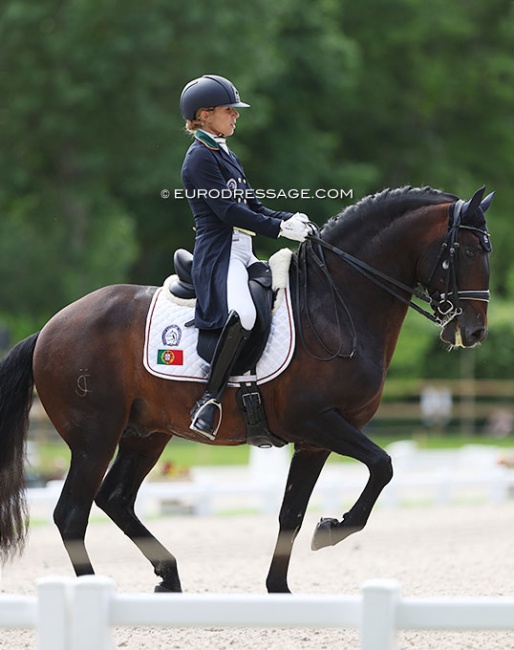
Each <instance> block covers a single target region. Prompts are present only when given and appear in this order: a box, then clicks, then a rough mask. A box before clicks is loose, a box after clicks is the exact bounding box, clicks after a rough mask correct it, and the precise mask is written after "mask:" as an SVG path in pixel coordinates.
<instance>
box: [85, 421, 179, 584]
mask: <svg viewBox="0 0 514 650" xmlns="http://www.w3.org/2000/svg"><path fill="white" fill-rule="evenodd" d="M169 439H170V436H169V435H166V434H163V433H153V434H151V435H149V436H145V437H144V438H136V437H127V438H122V439H121V441H120V445H119V451H118V455H117V457H116V460H115V461H114V463H113V465H112V467H111V469H110V470H109V473H108V474H107V476H106V477H105V479H104V481H103V483H102V486H101V488H100V490H99V492H98V494H97V496H96V504H97V505H98V506H99V507H100V508H102V510H104V512H106V513H107V514H108V515H109V517H110V518H111V519H112V520H113V521H114V522H115V523H116V525H117V526H119V527H120V528H121V530H122V531H123V532H124V533H125V535H127V536H128V537H130V539H131V540H132V541H133V542H134V543H135V544H136V545H137V547H138V548H139V549H140V550H141V552H142V553H143V555H145V557H146V558H147V559H148V560H149V561H150V562H151V563H152V565H153V567H154V571H155V574H156V575H157V576H158V577H159V578H161V579H162V582H161V583H160V585H159V586H158V587H156V591H173V592H179V591H182V588H181V586H180V579H179V575H178V571H177V561H176V559H175V557H174V556H173V555H172V554H171V553H170V552H169V551H168V550H167V549H166V548H164V546H163V545H162V544H161V543H160V542H158V541H157V540H156V539H155V537H154V536H153V535H152V534H151V533H150V531H149V530H148V529H147V528H145V526H143V524H142V523H141V521H140V520H139V519H138V517H137V515H136V513H135V511H134V504H135V501H136V497H137V493H138V490H139V488H140V486H141V483H142V482H143V479H144V478H145V476H146V475H147V474H148V472H149V471H150V470H151V469H152V467H153V466H154V465H155V463H156V462H157V460H158V459H159V457H160V455H161V453H162V451H163V449H164V447H165V446H166V444H167V443H168V441H169Z"/></svg>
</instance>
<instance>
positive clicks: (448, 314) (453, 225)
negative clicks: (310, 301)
mask: <svg viewBox="0 0 514 650" xmlns="http://www.w3.org/2000/svg"><path fill="white" fill-rule="evenodd" d="M464 204H465V202H464V201H461V200H459V201H456V202H455V203H452V204H451V205H450V208H449V214H448V235H447V237H446V239H445V241H444V242H443V244H442V246H441V250H440V251H439V254H438V256H437V259H436V261H435V264H434V268H433V269H432V272H431V274H430V277H429V279H428V282H427V289H425V290H419V289H417V288H413V287H409V286H408V285H406V284H404V283H403V282H400V281H399V280H396V279H395V278H392V277H391V276H389V275H387V274H386V273H383V272H382V271H379V270H378V269H376V268H374V267H372V266H370V265H369V264H367V263H366V262H363V261H362V260H360V259H358V258H357V257H354V256H353V255H350V253H347V252H346V251H343V250H342V249H340V248H338V247H337V246H334V245H333V244H330V243H329V242H326V241H324V240H323V239H321V237H320V236H319V234H317V235H309V236H308V237H307V240H308V241H307V242H306V244H307V243H308V244H309V249H308V250H309V251H310V253H311V255H310V259H311V261H313V262H314V263H315V264H316V265H317V267H318V268H319V269H320V271H321V272H322V274H323V275H324V277H325V279H326V281H327V284H328V286H329V288H330V293H331V296H332V302H333V305H334V310H335V313H336V321H337V326H338V331H339V332H340V338H339V345H338V348H337V350H336V351H335V352H330V350H328V348H327V346H326V345H325V344H324V343H323V341H321V338H320V336H319V335H318V333H317V332H316V328H315V327H314V326H313V323H312V319H311V318H310V313H309V312H308V310H306V313H307V318H308V321H309V325H310V326H311V329H312V331H313V332H314V334H315V335H316V338H317V340H318V342H319V343H320V344H321V346H322V347H323V348H324V349H325V350H326V351H327V352H329V353H330V356H329V357H316V356H315V355H313V354H312V353H310V352H309V351H308V350H307V347H306V343H305V340H304V336H303V331H302V327H301V326H299V330H300V339H301V341H302V344H303V346H304V348H305V350H306V351H307V352H308V353H309V354H310V355H311V356H312V357H314V358H315V359H317V360H319V361H330V360H332V359H335V358H337V357H349V358H351V357H353V356H354V355H355V352H356V343H357V333H356V329H355V325H354V323H353V320H352V318H351V314H350V312H349V309H348V307H347V305H346V303H345V301H344V298H343V296H342V294H341V291H340V290H339V288H338V287H337V286H336V284H335V282H334V280H333V278H332V276H331V275H330V271H329V270H328V267H327V265H326V262H325V258H324V253H323V250H322V249H326V250H329V251H330V252H332V253H334V254H335V255H337V257H339V258H340V259H342V260H343V261H344V262H346V263H347V264H348V265H349V266H351V267H352V268H353V269H355V270H356V271H358V272H359V273H360V274H361V275H363V276H364V277H365V278H367V279H368V280H370V281H371V282H373V284H375V285H376V286H378V287H380V288H381V289H383V290H384V291H386V292H387V293H389V294H390V295H392V296H394V297H395V298H396V299H397V300H400V301H401V302H403V303H404V304H405V305H407V306H408V307H410V308H412V309H414V310H415V311H417V312H418V313H419V314H421V315H422V316H424V317H425V318H427V319H428V320H430V321H432V322H433V323H435V324H436V325H438V326H439V327H442V328H443V327H446V325H448V323H449V322H450V321H452V320H453V319H454V318H456V317H457V316H460V315H461V314H462V308H461V307H460V302H459V301H460V300H480V301H482V302H489V298H490V292H489V291H488V290H483V291H482V290H478V291H459V290H458V288H457V258H456V253H457V251H458V248H459V243H458V242H457V235H458V231H459V230H460V229H466V230H473V231H476V232H478V233H481V234H488V233H485V231H483V230H480V229H479V228H475V227H473V226H465V225H462V223H461V218H462V208H463V206H464ZM312 226H314V227H316V230H318V233H319V229H318V228H317V226H315V224H312ZM314 244H316V245H317V246H318V248H319V251H316V250H315V248H314ZM445 255H446V259H445ZM298 262H299V263H298V266H303V268H305V269H306V246H301V247H300V253H299V260H298ZM440 263H442V266H443V269H444V270H446V271H447V273H446V280H445V291H444V292H443V293H439V292H434V294H433V295H430V293H429V292H428V285H430V282H431V280H432V278H433V276H434V274H435V271H436V269H437V267H438V266H439V264H440ZM297 278H298V279H297V288H296V292H297V300H296V305H297V320H298V323H299V324H300V323H301V319H300V312H301V304H300V300H299V298H300V295H299V294H300V274H299V273H298V274H297ZM303 291H304V304H305V305H307V273H305V278H304V284H303ZM400 291H402V292H406V293H408V294H409V295H412V296H415V297H416V298H418V299H419V300H421V301H423V302H425V303H427V304H428V305H430V307H431V308H432V310H433V311H434V313H433V314H432V313H430V312H429V311H427V310H426V309H423V307H421V306H420V305H418V304H416V303H415V302H413V301H412V300H410V299H409V298H406V297H405V296H404V295H402V293H400ZM337 302H339V303H340V304H341V305H342V306H343V308H344V310H345V312H346V314H347V316H348V318H349V319H350V325H351V328H352V350H351V352H350V354H348V355H344V354H342V347H343V340H342V334H341V330H340V327H339V324H340V319H339V315H338V312H337V304H336V303H337Z"/></svg>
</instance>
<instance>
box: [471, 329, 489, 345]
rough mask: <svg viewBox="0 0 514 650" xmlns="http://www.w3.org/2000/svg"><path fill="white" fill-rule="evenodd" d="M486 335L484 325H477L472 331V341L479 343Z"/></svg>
mask: <svg viewBox="0 0 514 650" xmlns="http://www.w3.org/2000/svg"><path fill="white" fill-rule="evenodd" d="M486 336H487V329H486V328H485V327H477V328H476V329H475V330H474V331H473V332H472V333H471V337H472V339H473V340H474V341H476V342H477V343H479V342H480V341H483V340H484V339H485V338H486Z"/></svg>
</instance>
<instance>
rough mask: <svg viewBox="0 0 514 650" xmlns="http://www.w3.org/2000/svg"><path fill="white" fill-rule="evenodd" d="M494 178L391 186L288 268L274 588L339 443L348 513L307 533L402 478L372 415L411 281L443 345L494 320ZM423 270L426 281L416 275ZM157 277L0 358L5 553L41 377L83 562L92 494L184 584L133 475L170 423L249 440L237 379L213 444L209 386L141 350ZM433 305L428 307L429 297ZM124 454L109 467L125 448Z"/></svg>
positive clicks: (115, 291)
mask: <svg viewBox="0 0 514 650" xmlns="http://www.w3.org/2000/svg"><path fill="white" fill-rule="evenodd" d="M483 195H484V189H483V188H482V189H481V190H479V191H477V192H476V193H475V195H474V197H473V198H472V199H471V200H470V201H468V202H464V201H462V200H459V199H458V198H457V197H456V196H453V195H451V194H446V193H443V192H440V191H437V190H434V189H431V188H400V189H396V190H385V191H383V192H381V193H379V194H376V195H374V196H370V197H366V198H364V199H362V200H361V201H359V202H358V203H356V204H355V205H353V206H351V207H349V208H347V209H346V210H345V211H344V212H343V213H342V214H340V215H338V216H337V217H335V218H332V219H330V220H329V221H328V222H327V223H326V224H325V226H324V227H323V228H322V230H321V231H320V236H319V237H315V236H313V237H312V238H311V240H309V241H307V242H305V243H304V244H302V245H300V247H299V249H298V251H297V252H296V253H295V254H294V256H293V264H292V266H291V269H290V272H289V277H290V285H291V289H292V291H291V293H292V297H293V299H294V300H293V302H294V303H295V327H296V330H297V346H296V349H295V352H294V356H293V358H292V361H291V363H290V365H289V367H288V368H287V369H286V370H285V371H284V372H283V373H282V374H281V375H280V376H279V377H277V378H276V379H274V380H273V381H270V382H268V383H265V384H263V385H262V386H261V394H262V398H263V401H264V404H265V407H266V412H267V417H268V423H269V428H270V430H271V431H272V432H273V433H274V434H276V435H277V436H280V437H281V438H282V439H284V440H285V441H287V442H290V443H293V444H294V454H293V457H292V461H291V467H290V471H289V476H288V478H287V484H286V488H285V494H284V500H283V504H282V507H281V510H280V515H279V533H278V540H277V545H276V549H275V552H274V555H273V559H272V562H271V567H270V570H269V574H268V578H267V587H268V590H269V591H270V592H287V591H289V589H288V584H287V572H288V566H289V560H290V555H291V552H292V547H293V543H294V540H295V537H296V535H297V533H298V531H299V530H300V527H301V525H302V521H303V518H304V515H305V511H306V508H307V505H308V502H309V498H310V495H311V492H312V490H313V488H314V486H315V484H316V481H317V479H318V476H319V474H320V472H321V470H322V468H323V466H324V464H325V461H326V460H327V458H328V456H329V455H330V453H331V452H334V453H337V454H341V455H343V456H348V457H351V458H355V459H357V460H359V461H361V462H362V463H364V464H365V465H366V466H367V468H368V470H369V479H368V481H367V483H366V485H365V487H364V489H363V492H362V494H361V495H360V496H359V498H358V500H357V501H356V503H355V505H354V506H353V507H352V508H351V509H350V510H349V512H347V513H346V514H344V516H343V517H342V519H341V520H338V519H322V520H321V521H320V522H319V524H318V526H317V528H316V530H315V533H314V537H313V541H312V548H313V549H319V548H322V547H324V546H329V545H333V544H337V543H338V542H340V541H341V540H343V539H345V538H346V537H348V535H350V534H351V533H354V532H356V531H359V530H361V529H362V528H363V527H364V526H365V524H366V522H367V520H368V517H369V515H370V513H371V510H372V508H373V506H374V504H375V502H376V500H377V498H378V496H379V494H380V492H381V490H382V489H383V488H384V486H385V485H386V484H387V483H388V482H389V481H390V480H391V478H392V467H391V460H390V457H389V456H388V454H387V453H386V452H385V451H383V450H382V449H381V448H380V447H379V446H377V445H376V444H375V443H374V442H372V441H371V440H370V439H369V438H368V437H367V436H366V435H365V434H364V433H363V431H362V430H363V428H364V427H365V425H366V424H367V423H368V422H369V421H370V419H371V418H372V417H373V415H374V413H375V412H376V410H377V408H378V405H379V402H380V399H381V394H382V389H383V385H384V381H385V377H386V373H387V369H388V366H389V364H390V361H391V358H392V356H393V352H394V349H395V346H396V341H397V338H398V335H399V332H400V328H401V326H402V322H403V320H404V317H405V315H406V312H407V309H408V307H409V304H412V303H411V299H412V297H413V295H417V296H418V297H421V298H422V299H425V300H426V301H427V302H428V303H429V308H430V311H426V312H424V313H425V315H428V316H431V317H432V319H433V320H435V321H436V322H437V323H438V324H439V325H440V326H441V327H442V333H441V338H442V339H443V341H445V342H446V343H447V344H448V345H449V346H456V345H460V346H463V347H472V346H474V345H476V344H477V343H479V342H481V341H482V340H484V339H485V337H486V335H487V302H488V299H489V291H488V284H489V252H490V244H489V238H488V234H487V227H486V222H485V218H484V211H485V210H486V209H487V207H488V206H489V203H490V201H491V199H492V195H489V196H488V197H487V198H486V199H483ZM418 285H420V286H421V288H423V291H421V290H420V289H417V288H416V287H417V286H418ZM155 291H156V287H143V286H132V285H116V286H110V287H105V288H103V289H99V290H98V291H95V292H93V293H91V294H88V295H86V296H84V297H83V298H81V299H80V300H77V301H76V302H74V303H73V304H71V305H69V306H68V307H66V308H65V309H63V310H62V311H60V312H59V313H58V314H56V315H55V316H54V317H53V318H52V319H51V320H50V321H49V322H48V323H47V324H46V325H45V327H44V328H43V329H42V330H41V331H40V332H39V333H38V334H34V335H32V336H30V337H29V338H27V339H25V340H24V341H22V342H20V343H18V345H17V346H15V347H14V348H13V349H12V350H11V352H10V353H9V354H8V356H7V357H6V358H5V359H4V361H3V362H2V364H1V365H0V552H1V557H2V559H4V560H5V559H6V558H7V557H9V556H11V555H12V554H14V553H15V552H16V551H18V550H20V548H21V547H22V545H23V541H24V537H25V534H26V527H27V512H26V504H25V500H24V480H23V464H24V444H25V442H24V441H25V437H26V432H27V423H28V414H29V410H30V405H31V399H32V394H33V388H34V386H35V388H36V390H37V392H38V394H39V397H40V400H41V403H42V404H43V406H44V408H45V410H46V412H47V414H48V416H49V418H50V420H51V421H52V423H53V425H54V426H55V428H56V430H57V431H58V432H59V434H60V435H61V436H62V438H63V440H64V441H65V442H66V443H67V444H68V446H69V448H70V450H71V466H70V470H69V473H68V476H67V478H66V481H65V484H64V488H63V491H62V494H61V496H60V499H59V502H58V504H57V507H56V509H55V513H54V520H55V523H56V525H57V526H58V528H59V531H60V534H61V536H62V539H63V541H64V544H65V546H66V549H67V551H68V553H69V556H70V559H71V562H72V564H73V567H74V569H75V572H76V573H77V575H83V574H89V573H93V568H92V565H91V562H90V559H89V556H88V553H87V550H86V547H85V544H84V536H85V533H86V527H87V524H88V518H89V514H90V510H91V507H92V504H93V501H95V502H96V503H97V504H98V506H99V507H100V508H102V509H103V510H104V511H105V512H106V513H107V514H108V515H109V517H110V518H111V519H112V520H113V521H114V522H115V523H116V524H117V525H118V526H119V527H120V529H121V530H122V531H123V532H124V533H125V534H126V535H128V536H129V537H130V538H131V539H132V540H133V541H134V543H135V544H136V545H137V546H138V547H139V548H140V550H141V551H142V553H143V554H144V555H145V556H146V557H147V558H148V560H149V561H150V562H151V563H152V565H153V567H154V571H155V574H156V575H157V576H158V577H159V578H160V580H161V582H160V584H159V586H158V587H157V588H156V589H157V590H158V591H174V592H176V591H180V590H181V585H180V580H179V575H178V571H177V563H176V559H175V557H174V556H173V555H172V554H171V553H170V552H169V551H167V550H166V549H165V548H164V546H163V545H162V544H161V543H160V542H158V541H157V540H156V539H155V538H154V537H153V535H152V534H151V533H150V532H149V531H148V530H147V529H146V528H145V527H144V525H143V524H142V523H141V521H140V520H139V519H138V518H137V516H136V514H135V512H134V503H135V500H136V496H137V493H138V490H139V487H140V485H141V483H142V481H143V479H144V478H145V476H146V475H147V474H148V472H149V471H150V470H151V469H152V467H153V466H154V465H155V463H156V462H157V460H158V458H159V457H160V455H161V452H162V451H163V449H164V447H165V445H166V443H167V442H168V441H169V440H170V438H171V437H172V436H178V437H180V438H184V439H191V440H196V441H197V442H202V443H206V444H216V445H240V444H244V443H245V441H246V434H245V427H244V425H243V420H242V417H241V415H240V412H239V410H238V408H237V405H236V399H235V389H229V390H227V392H226V394H225V397H224V401H223V414H224V415H223V423H222V426H221V428H220V430H219V433H218V436H217V439H216V440H215V442H214V443H209V442H208V441H206V440H205V438H203V437H202V439H201V440H200V439H199V438H197V437H195V434H194V433H193V432H192V431H190V429H189V424H190V410H191V408H192V406H193V405H194V403H195V401H196V400H197V399H198V397H199V396H200V393H201V392H202V390H203V386H202V385H201V384H198V383H191V382H189V383H188V382H178V381H167V380H165V379H161V378H157V377H154V376H152V375H151V374H149V373H148V372H147V371H146V370H145V369H144V367H143V365H142V357H143V335H144V331H145V319H146V314H147V311H148V307H149V305H150V301H151V299H152V296H153V294H154V293H155ZM421 311H423V310H421ZM116 451H117V455H116V458H115V460H114V462H113V464H112V466H111V467H110V469H108V466H109V464H110V462H111V460H112V459H113V457H114V456H115V454H116Z"/></svg>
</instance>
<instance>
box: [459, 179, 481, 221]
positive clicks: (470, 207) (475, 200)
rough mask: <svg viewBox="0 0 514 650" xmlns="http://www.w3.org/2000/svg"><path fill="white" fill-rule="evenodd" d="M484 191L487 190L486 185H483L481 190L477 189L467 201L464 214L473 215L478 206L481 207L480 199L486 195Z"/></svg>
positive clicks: (463, 210)
mask: <svg viewBox="0 0 514 650" xmlns="http://www.w3.org/2000/svg"><path fill="white" fill-rule="evenodd" d="M484 192H485V185H484V186H483V187H481V188H480V189H479V190H477V191H476V192H475V193H474V194H473V196H472V197H471V199H470V200H469V201H466V203H465V204H464V205H463V207H462V214H463V215H464V214H469V215H472V214H474V213H475V212H476V211H477V210H478V208H479V207H480V201H481V200H482V197H483V196H484Z"/></svg>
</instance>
